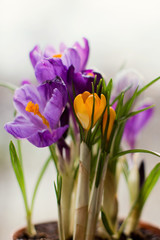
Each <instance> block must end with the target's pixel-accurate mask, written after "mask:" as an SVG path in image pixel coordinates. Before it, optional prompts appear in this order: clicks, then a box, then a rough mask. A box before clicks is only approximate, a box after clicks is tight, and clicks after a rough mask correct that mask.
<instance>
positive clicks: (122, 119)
mask: <svg viewBox="0 0 160 240" xmlns="http://www.w3.org/2000/svg"><path fill="white" fill-rule="evenodd" d="M154 106H155V105H151V106H149V107H146V108H143V109H140V110H138V111H134V112H130V113H129V114H127V115H126V116H125V117H123V118H121V119H119V120H118V121H119V122H121V121H126V120H127V119H128V118H130V117H133V116H135V115H137V114H139V113H141V112H144V111H146V110H148V109H150V108H153V107H154Z"/></svg>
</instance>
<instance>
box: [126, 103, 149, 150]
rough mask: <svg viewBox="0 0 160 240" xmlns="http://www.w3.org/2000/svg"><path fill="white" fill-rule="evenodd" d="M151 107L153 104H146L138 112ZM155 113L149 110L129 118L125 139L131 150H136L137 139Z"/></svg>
mask: <svg viewBox="0 0 160 240" xmlns="http://www.w3.org/2000/svg"><path fill="white" fill-rule="evenodd" d="M149 106H151V104H149V103H145V104H143V105H142V106H141V107H139V108H138V109H137V111H138V110H141V109H143V108H146V107H149ZM153 112H154V110H153V108H150V109H147V110H146V111H144V112H141V113H139V114H137V115H135V116H133V117H131V118H129V120H128V121H127V122H126V125H125V129H124V135H123V137H124V139H125V141H126V142H127V143H128V145H129V146H130V148H135V144H136V140H137V137H138V135H139V133H140V132H141V130H142V129H143V128H144V127H145V126H146V124H147V123H148V122H149V120H150V119H151V117H152V116H153Z"/></svg>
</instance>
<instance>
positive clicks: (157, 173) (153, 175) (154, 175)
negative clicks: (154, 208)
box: [137, 163, 160, 210]
mask: <svg viewBox="0 0 160 240" xmlns="http://www.w3.org/2000/svg"><path fill="white" fill-rule="evenodd" d="M159 177H160V163H158V164H157V165H156V166H155V167H154V168H153V169H152V171H151V172H150V174H149V175H148V177H147V179H146V181H145V182H144V185H143V187H142V189H141V191H140V194H139V197H138V200H137V202H138V203H139V206H140V210H141V209H142V208H143V206H144V204H145V202H146V200H147V198H148V196H149V194H150V193H151V191H152V189H153V188H154V186H155V184H156V183H157V181H158V179H159Z"/></svg>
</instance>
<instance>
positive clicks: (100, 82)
mask: <svg viewBox="0 0 160 240" xmlns="http://www.w3.org/2000/svg"><path fill="white" fill-rule="evenodd" d="M101 88H102V78H101V79H100V81H99V83H98V86H97V91H96V93H97V95H99V94H100V89H101Z"/></svg>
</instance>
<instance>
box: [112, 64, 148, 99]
mask: <svg viewBox="0 0 160 240" xmlns="http://www.w3.org/2000/svg"><path fill="white" fill-rule="evenodd" d="M142 81H143V78H142V76H141V75H140V74H139V73H138V72H136V71H135V70H133V69H123V70H121V71H120V72H119V73H118V74H117V75H116V77H115V79H114V90H113V94H112V99H113V100H114V98H115V97H116V96H117V95H119V94H120V93H121V92H122V91H124V90H126V89H127V88H129V89H128V90H127V91H126V93H125V95H124V103H126V102H127V101H128V100H129V99H130V97H131V96H132V95H133V93H134V92H135V90H136V88H137V87H138V86H139V87H140V86H141V85H142Z"/></svg>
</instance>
